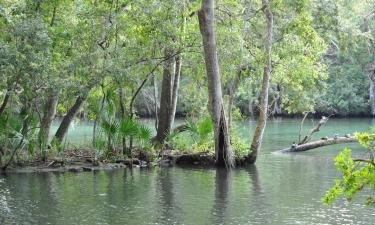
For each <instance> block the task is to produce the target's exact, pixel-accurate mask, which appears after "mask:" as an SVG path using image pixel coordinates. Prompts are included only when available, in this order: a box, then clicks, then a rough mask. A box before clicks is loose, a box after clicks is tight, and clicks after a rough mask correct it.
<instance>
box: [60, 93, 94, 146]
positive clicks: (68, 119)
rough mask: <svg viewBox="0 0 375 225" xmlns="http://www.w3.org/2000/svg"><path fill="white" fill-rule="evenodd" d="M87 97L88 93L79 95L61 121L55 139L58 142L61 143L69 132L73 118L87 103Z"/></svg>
mask: <svg viewBox="0 0 375 225" xmlns="http://www.w3.org/2000/svg"><path fill="white" fill-rule="evenodd" d="M86 99H87V94H85V95H81V96H78V97H77V99H76V102H75V103H74V105H73V106H72V107H71V108H70V109H69V111H68V112H67V114H66V115H65V116H64V119H63V120H62V121H61V123H60V126H59V128H58V129H57V131H56V134H55V140H56V141H57V142H58V143H61V142H62V141H63V140H64V138H65V135H66V133H67V132H68V129H69V126H70V124H71V123H72V121H73V119H74V118H75V117H76V115H77V114H78V112H79V110H80V109H81V107H82V105H83V104H84V103H85V101H86Z"/></svg>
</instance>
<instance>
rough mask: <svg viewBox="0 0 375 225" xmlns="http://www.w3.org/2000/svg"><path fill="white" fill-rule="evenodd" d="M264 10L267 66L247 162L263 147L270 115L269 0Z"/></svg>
mask: <svg viewBox="0 0 375 225" xmlns="http://www.w3.org/2000/svg"><path fill="white" fill-rule="evenodd" d="M262 3H263V8H262V10H263V12H264V14H265V15H266V18H267V38H266V66H265V67H264V72H263V81H262V90H261V96H260V97H261V101H260V108H259V120H258V125H257V127H256V129H255V134H254V136H253V141H252V143H251V147H250V153H249V155H248V156H247V157H246V158H245V160H246V161H247V163H251V164H252V163H255V161H256V159H257V156H258V153H259V151H260V148H261V144H262V140H263V134H264V130H265V128H266V122H267V116H268V90H269V83H270V79H271V68H272V59H271V54H272V35H273V14H272V12H271V9H270V7H269V2H268V0H262Z"/></svg>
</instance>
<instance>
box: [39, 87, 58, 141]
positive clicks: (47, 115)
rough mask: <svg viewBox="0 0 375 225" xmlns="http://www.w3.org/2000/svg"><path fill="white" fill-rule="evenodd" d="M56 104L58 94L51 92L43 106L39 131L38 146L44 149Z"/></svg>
mask: <svg viewBox="0 0 375 225" xmlns="http://www.w3.org/2000/svg"><path fill="white" fill-rule="evenodd" d="M57 103H58V93H57V92H56V91H54V90H51V91H50V94H49V96H48V99H47V101H46V103H45V105H44V113H43V118H42V121H41V124H40V130H39V144H40V146H41V147H42V148H45V147H46V146H48V145H49V133H50V129H51V125H52V121H53V119H54V118H55V115H56V107H57Z"/></svg>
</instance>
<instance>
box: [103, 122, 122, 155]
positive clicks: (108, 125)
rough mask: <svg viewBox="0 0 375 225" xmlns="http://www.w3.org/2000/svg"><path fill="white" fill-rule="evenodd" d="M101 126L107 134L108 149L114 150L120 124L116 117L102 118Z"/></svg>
mask: <svg viewBox="0 0 375 225" xmlns="http://www.w3.org/2000/svg"><path fill="white" fill-rule="evenodd" d="M101 127H102V129H103V131H104V133H105V134H106V135H107V150H108V151H113V150H114V143H115V137H116V134H117V133H118V130H119V124H118V123H117V122H116V120H114V119H112V120H111V119H108V118H102V120H101Z"/></svg>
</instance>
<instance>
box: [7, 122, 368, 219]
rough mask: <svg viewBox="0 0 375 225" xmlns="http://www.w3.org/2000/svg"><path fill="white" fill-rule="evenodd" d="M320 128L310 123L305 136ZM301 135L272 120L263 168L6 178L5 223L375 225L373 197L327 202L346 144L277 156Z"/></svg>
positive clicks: (248, 125)
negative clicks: (369, 203) (336, 164)
mask: <svg viewBox="0 0 375 225" xmlns="http://www.w3.org/2000/svg"><path fill="white" fill-rule="evenodd" d="M316 122H317V121H311V120H309V121H307V122H306V124H305V129H304V130H305V131H306V130H307V129H308V128H311V126H312V125H313V124H315V123H316ZM148 123H150V124H151V121H148ZM374 123H375V121H373V120H371V119H332V120H330V121H329V122H328V124H327V126H325V127H324V128H323V129H322V131H321V132H320V133H319V134H318V135H317V137H316V138H320V137H321V136H325V135H333V134H336V133H337V134H345V133H351V132H353V131H369V130H370V127H371V126H372V125H373V124H374ZM254 127H255V122H254V121H246V122H241V123H239V129H240V130H241V135H243V137H249V136H250V135H251V134H252V132H253V130H254ZM298 129H299V120H293V119H279V120H270V121H269V123H268V127H267V130H266V133H265V139H264V144H263V148H262V152H261V154H260V156H259V160H258V161H257V163H256V165H255V166H250V167H247V168H241V169H234V170H232V171H231V172H227V171H225V170H220V169H199V168H178V167H174V168H153V169H151V170H149V169H134V170H133V171H130V170H127V169H123V170H115V171H100V172H95V173H93V172H84V173H40V174H10V175H8V176H2V177H1V176H0V224H56V225H58V224H192V225H199V224H275V225H278V224H374V222H375V209H374V207H367V206H365V205H364V204H363V202H364V198H365V197H366V196H365V195H366V194H369V193H368V192H365V193H362V194H360V195H358V196H357V197H356V198H355V199H354V201H353V202H351V203H348V202H347V201H345V200H339V201H337V202H336V203H335V204H334V205H333V206H332V207H327V206H324V205H323V204H322V203H321V197H322V196H323V194H324V193H325V192H326V190H327V189H328V188H329V187H330V186H331V185H332V184H333V182H332V179H333V178H335V177H338V175H339V174H338V172H337V171H336V169H335V168H334V165H333V162H332V158H333V157H334V156H335V155H336V154H337V153H338V152H339V151H340V150H342V149H343V146H337V145H336V146H331V147H325V148H321V149H316V150H311V151H308V152H304V153H298V154H279V153H275V152H274V151H276V150H278V149H281V148H284V147H287V146H289V145H290V144H291V143H292V142H293V141H295V140H296V139H297V136H298ZM90 134H91V130H90V125H87V124H83V125H77V126H76V127H75V128H74V129H72V130H71V131H70V134H69V137H70V138H71V139H72V140H73V139H74V138H76V140H81V141H82V140H86V139H85V138H87V137H89V136H90ZM349 146H350V147H352V148H353V152H354V154H356V155H361V154H363V149H361V148H360V147H358V146H357V145H356V144H351V145H349Z"/></svg>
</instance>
